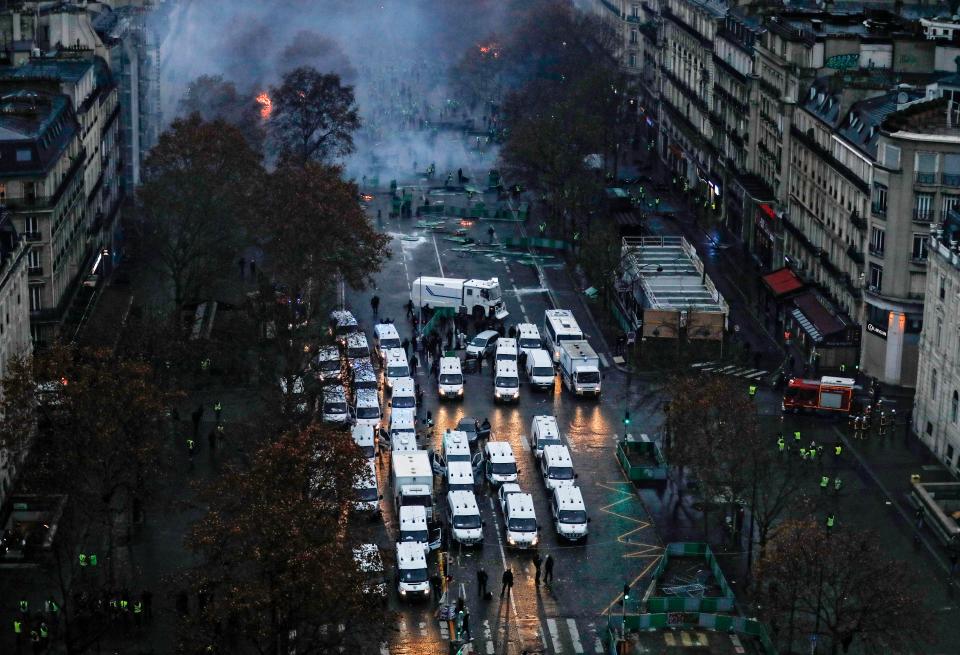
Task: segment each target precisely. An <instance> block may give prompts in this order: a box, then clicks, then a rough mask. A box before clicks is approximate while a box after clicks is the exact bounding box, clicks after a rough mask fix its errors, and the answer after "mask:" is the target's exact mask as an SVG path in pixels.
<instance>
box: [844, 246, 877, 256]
mask: <svg viewBox="0 0 960 655" xmlns="http://www.w3.org/2000/svg"><path fill="white" fill-rule="evenodd" d="M850 247H851V248H852V247H853V246H850ZM870 254H871V255H873V256H874V257H883V248H877V247H876V246H875V245H873V244H872V243H871V244H870Z"/></svg>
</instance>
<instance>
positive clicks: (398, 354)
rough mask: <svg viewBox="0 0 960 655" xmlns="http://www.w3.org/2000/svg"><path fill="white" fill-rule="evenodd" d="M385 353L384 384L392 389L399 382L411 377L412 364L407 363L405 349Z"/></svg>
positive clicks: (395, 349)
mask: <svg viewBox="0 0 960 655" xmlns="http://www.w3.org/2000/svg"><path fill="white" fill-rule="evenodd" d="M384 352H385V353H386V361H385V362H384V363H383V382H384V385H385V386H386V387H387V388H388V389H392V388H393V385H394V383H395V382H396V381H397V380H399V379H400V378H408V377H410V364H409V363H407V353H406V352H404V350H403V348H391V349H389V350H386V351H384Z"/></svg>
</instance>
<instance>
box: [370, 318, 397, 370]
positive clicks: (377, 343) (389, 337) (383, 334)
mask: <svg viewBox="0 0 960 655" xmlns="http://www.w3.org/2000/svg"><path fill="white" fill-rule="evenodd" d="M373 347H374V348H375V349H376V351H377V356H378V357H379V358H380V362H381V363H382V362H383V361H384V352H385V351H387V350H390V349H391V348H402V347H403V342H402V341H401V340H400V333H399V332H397V326H396V325H394V324H393V323H378V324H376V325H374V326H373Z"/></svg>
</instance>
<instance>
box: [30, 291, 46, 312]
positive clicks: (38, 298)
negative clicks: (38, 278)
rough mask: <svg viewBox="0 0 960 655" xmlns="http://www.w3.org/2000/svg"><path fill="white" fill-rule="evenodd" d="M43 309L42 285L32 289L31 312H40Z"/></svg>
mask: <svg viewBox="0 0 960 655" xmlns="http://www.w3.org/2000/svg"><path fill="white" fill-rule="evenodd" d="M41 309H43V287H42V286H40V285H36V286H32V287H30V311H31V312H38V311H40V310H41Z"/></svg>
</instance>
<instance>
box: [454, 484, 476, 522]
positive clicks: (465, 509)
mask: <svg viewBox="0 0 960 655" xmlns="http://www.w3.org/2000/svg"><path fill="white" fill-rule="evenodd" d="M447 505H449V507H450V511H451V512H452V513H453V514H455V515H463V516H475V515H477V514H479V513H480V507H479V506H478V505H477V497H476V496H475V495H474V493H473V492H472V491H466V490H465V489H457V490H456V491H449V492H447Z"/></svg>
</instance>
